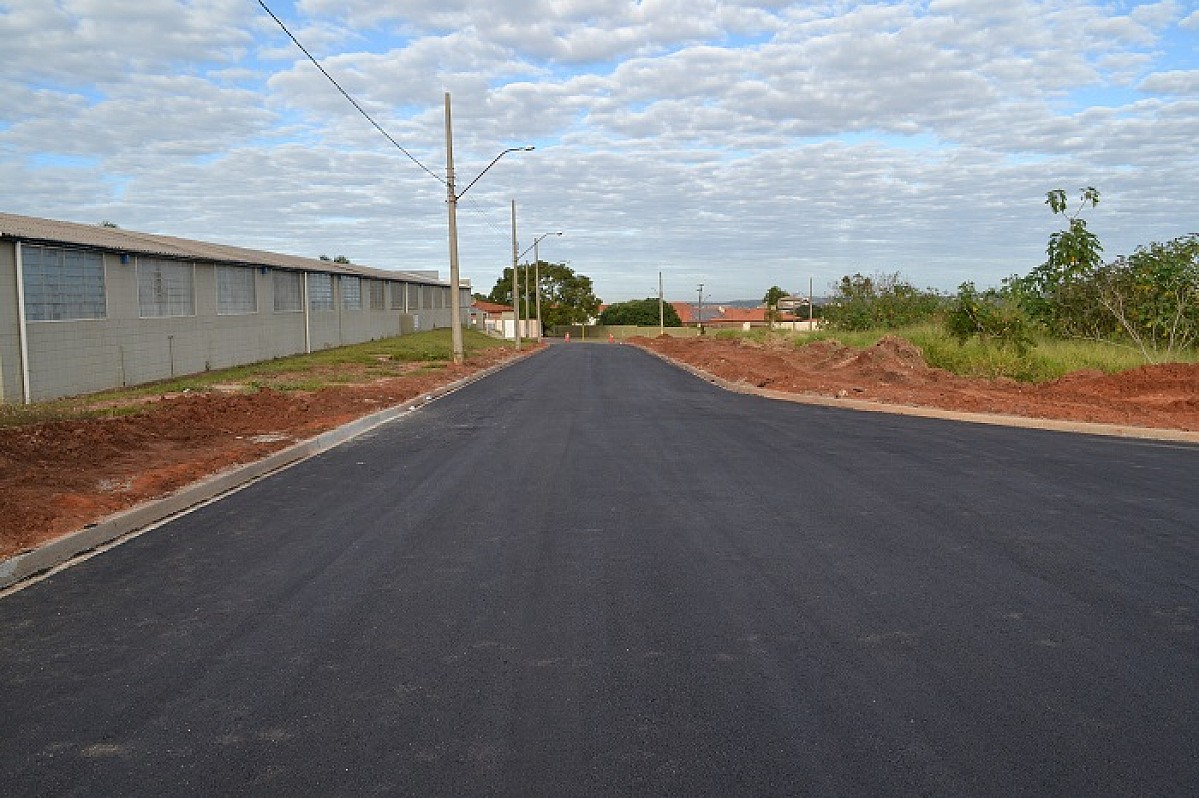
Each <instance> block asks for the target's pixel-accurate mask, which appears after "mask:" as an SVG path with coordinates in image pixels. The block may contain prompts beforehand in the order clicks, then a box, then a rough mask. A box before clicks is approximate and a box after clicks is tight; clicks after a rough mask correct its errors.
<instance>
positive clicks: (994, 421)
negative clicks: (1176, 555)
mask: <svg viewBox="0 0 1199 798" xmlns="http://www.w3.org/2000/svg"><path fill="white" fill-rule="evenodd" d="M638 349H641V351H643V352H646V353H648V354H651V355H653V356H655V357H658V358H661V359H662V360H664V361H666V362H667V363H670V364H671V365H673V366H676V367H678V368H680V369H682V370H683V371H688V372H690V373H691V374H694V375H695V376H696V377H699V378H700V379H701V380H704V381H705V382H710V383H712V384H713V385H716V386H718V387H721V388H724V389H725V390H728V391H733V392H735V393H744V394H751V395H754V396H762V397H765V398H767V399H778V400H781V401H784V402H794V403H796V404H803V405H818V406H820V407H837V408H842V409H845V410H858V411H862V412H867V413H890V414H892V415H899V416H919V417H921V418H936V419H942V420H946V421H966V422H969V423H971V424H991V425H994V426H1001V427H1019V428H1022V429H1039V430H1049V431H1051V432H1073V433H1079V434H1083V435H1104V436H1108V437H1116V438H1136V439H1140V440H1151V441H1168V442H1172V443H1199V432H1188V431H1187V430H1175V429H1159V428H1154V427H1134V426H1131V425H1124V424H1097V423H1093V422H1089V421H1061V420H1057V419H1051V418H1030V417H1027V416H1006V415H1001V414H998V413H968V412H963V411H958V410H941V409H938V408H935V407H918V406H916V405H896V404H885V403H883V402H868V401H865V400H862V399H848V398H846V399H835V398H833V397H829V396H817V395H815V394H799V393H788V392H786V391H775V390H771V389H769V388H759V387H757V386H756V385H748V384H746V383H744V382H732V381H730V380H726V379H723V378H721V377H717V376H715V375H713V374H709V373H708V372H706V371H704V370H703V369H701V368H699V367H697V366H692V365H691V364H690V363H684V362H682V361H679V360H675V359H673V358H670V357H667V356H666V355H663V354H662V353H660V352H655V351H653V350H652V349H646V348H644V347H638Z"/></svg>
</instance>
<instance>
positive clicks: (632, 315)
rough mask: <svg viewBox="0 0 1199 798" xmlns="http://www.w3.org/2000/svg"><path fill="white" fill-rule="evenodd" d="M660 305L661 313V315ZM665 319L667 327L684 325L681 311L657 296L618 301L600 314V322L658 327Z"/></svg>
mask: <svg viewBox="0 0 1199 798" xmlns="http://www.w3.org/2000/svg"><path fill="white" fill-rule="evenodd" d="M659 307H660V308H661V313H660V315H659ZM659 320H663V321H664V324H665V326H667V327H682V326H683V322H682V321H681V320H680V319H679V313H678V311H677V310H675V309H674V306H673V305H671V304H670V303H669V302H664V303H661V305H660V306H659V302H658V300H657V298H652V299H633V300H630V301H628V302H618V303H616V304H615V305H609V306H608V307H606V308H604V312H603V313H601V314H600V316H599V323H600V324H608V325H616V324H632V325H636V326H638V327H657V326H658V322H659Z"/></svg>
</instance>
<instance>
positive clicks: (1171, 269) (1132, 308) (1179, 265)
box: [1092, 233, 1199, 363]
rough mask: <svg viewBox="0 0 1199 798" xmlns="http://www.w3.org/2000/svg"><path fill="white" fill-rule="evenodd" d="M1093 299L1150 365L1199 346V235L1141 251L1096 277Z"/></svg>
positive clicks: (1096, 274) (1102, 269) (1120, 260)
mask: <svg viewBox="0 0 1199 798" xmlns="http://www.w3.org/2000/svg"><path fill="white" fill-rule="evenodd" d="M1092 282H1093V283H1094V295H1095V297H1096V299H1097V300H1098V304H1099V306H1101V307H1102V308H1103V309H1104V310H1106V311H1107V312H1108V313H1109V314H1110V316H1111V320H1112V322H1113V324H1114V326H1115V327H1116V329H1117V330H1118V331H1119V334H1120V335H1121V336H1123V337H1125V338H1127V339H1128V340H1129V341H1131V343H1132V345H1133V346H1135V347H1136V348H1137V350H1138V351H1140V352H1141V355H1142V356H1143V357H1144V358H1145V360H1146V361H1148V362H1150V363H1158V362H1162V361H1163V360H1169V359H1171V358H1172V357H1173V356H1174V355H1175V354H1176V353H1177V352H1178V351H1179V350H1181V349H1185V348H1187V347H1190V346H1194V345H1195V344H1196V343H1197V342H1199V233H1193V234H1191V235H1189V236H1182V237H1180V238H1176V239H1174V240H1173V241H1169V242H1167V243H1165V244H1161V243H1157V242H1154V243H1152V244H1149V245H1148V246H1142V247H1137V249H1136V251H1135V252H1133V253H1132V255H1129V256H1128V257H1127V258H1125V257H1123V256H1121V257H1119V258H1117V259H1116V260H1115V261H1113V262H1112V263H1110V264H1107V265H1106V266H1101V267H1100V268H1098V269H1097V270H1095V272H1094V273H1093V277H1092Z"/></svg>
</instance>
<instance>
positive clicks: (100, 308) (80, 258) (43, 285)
mask: <svg viewBox="0 0 1199 798" xmlns="http://www.w3.org/2000/svg"><path fill="white" fill-rule="evenodd" d="M21 262H22V268H23V270H24V272H25V314H26V316H27V318H28V319H29V320H30V321H67V320H75V319H103V318H105V317H106V316H107V315H108V312H107V311H108V309H107V306H106V305H105V301H104V256H103V255H101V254H100V253H99V252H88V251H86V250H82V249H59V248H56V247H27V246H22V247H21Z"/></svg>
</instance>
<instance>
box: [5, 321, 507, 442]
mask: <svg viewBox="0 0 1199 798" xmlns="http://www.w3.org/2000/svg"><path fill="white" fill-rule="evenodd" d="M463 345H464V348H465V350H466V356H467V358H468V359H469V358H470V357H471V355H473V354H475V353H478V352H482V351H484V350H487V349H495V348H500V347H506V346H507V347H510V346H511V344H510V343H506V342H504V341H500V340H497V339H495V338H490V337H488V336H486V335H483V334H481V333H478V332H474V331H471V330H464V331H463ZM450 360H451V341H450V331H449V329H441V330H431V331H428V332H421V333H413V334H411V335H403V336H397V337H394V338H384V339H380V340H378V341H367V342H365V343H361V344H353V345H351V346H343V347H337V348H334V349H324V350H321V351H319V352H313V353H311V354H306V355H292V356H289V357H281V358H276V359H274V360H267V361H263V362H261V363H252V364H248V365H244V366H234V367H232V368H227V369H217V370H213V371H206V372H202V373H199V374H192V375H187V376H184V377H178V378H175V379H171V380H164V381H161V382H153V383H147V384H145V385H138V386H133V387H129V388H119V389H115V390H108V391H102V392H99V393H94V394H86V395H83V396H74V397H69V398H64V399H56V400H52V401H48V402H35V403H33V404H29V405H19V404H11V405H10V404H0V427H13V426H22V425H26V424H38V423H43V422H51V421H63V420H70V419H80V418H106V417H116V416H122V415H131V414H134V413H141V412H147V410H148V408H149V406H148V405H147V404H146V402H145V399H146V398H147V397H154V396H162V395H164V394H176V393H182V392H186V391H196V392H202V391H212V390H218V388H217V386H226V387H228V386H237V388H238V389H240V390H244V391H247V392H254V391H258V390H261V389H263V388H269V389H271V390H276V391H317V390H320V389H322V388H328V387H336V386H338V385H345V384H347V383H352V382H357V381H361V380H362V379H386V378H389V377H402V376H405V375H408V374H414V373H418V372H420V373H427V372H429V371H437V370H440V369H443V368H445V367H446V366H447V365H448V364H449V362H450Z"/></svg>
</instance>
